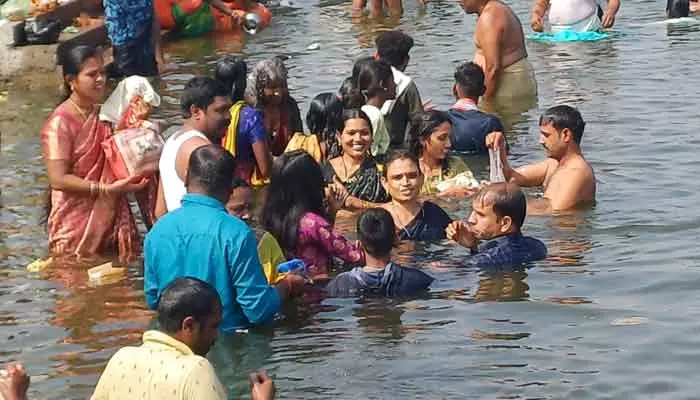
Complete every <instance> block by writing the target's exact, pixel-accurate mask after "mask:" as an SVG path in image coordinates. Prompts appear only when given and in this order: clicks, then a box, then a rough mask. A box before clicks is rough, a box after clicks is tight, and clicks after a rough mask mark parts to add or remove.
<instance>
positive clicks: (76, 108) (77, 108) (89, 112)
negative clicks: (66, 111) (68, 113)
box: [68, 97, 93, 121]
mask: <svg viewBox="0 0 700 400" xmlns="http://www.w3.org/2000/svg"><path fill="white" fill-rule="evenodd" d="M68 101H69V102H70V104H71V105H72V106H73V108H75V111H77V112H78V114H80V116H81V117H83V120H84V121H86V120H87V119H88V117H89V116H90V114H92V112H93V107H90V110H89V111H88V112H87V114H86V113H85V110H83V109H82V108H80V106H79V105H78V103H76V102H75V101H73V99H72V98H70V97H69V98H68Z"/></svg>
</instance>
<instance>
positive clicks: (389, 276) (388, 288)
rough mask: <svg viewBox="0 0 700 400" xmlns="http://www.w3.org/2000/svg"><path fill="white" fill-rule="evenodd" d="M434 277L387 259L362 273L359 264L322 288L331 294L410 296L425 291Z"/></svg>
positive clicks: (334, 295) (338, 295) (348, 295)
mask: <svg viewBox="0 0 700 400" xmlns="http://www.w3.org/2000/svg"><path fill="white" fill-rule="evenodd" d="M434 280H435V279H434V278H433V277H431V276H430V275H428V274H426V273H425V272H423V271H421V270H418V269H415V268H406V267H402V266H400V265H398V264H395V263H393V262H390V263H389V264H387V265H386V267H385V268H384V270H382V271H377V272H365V271H364V270H363V269H362V268H361V267H357V268H354V269H353V270H352V271H349V272H343V273H342V274H340V275H338V276H336V277H335V279H333V280H332V281H331V282H330V283H329V284H328V286H327V287H326V292H327V293H328V295H329V296H331V297H357V296H379V297H400V296H410V295H414V294H416V293H419V292H421V291H424V290H427V289H428V287H430V284H431V283H433V281H434Z"/></svg>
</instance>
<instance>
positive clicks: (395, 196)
mask: <svg viewBox="0 0 700 400" xmlns="http://www.w3.org/2000/svg"><path fill="white" fill-rule="evenodd" d="M423 178H424V177H423V173H422V172H421V170H420V167H419V166H418V159H417V158H416V157H415V156H414V155H413V154H411V153H408V152H398V153H394V154H392V155H391V156H390V157H389V159H388V160H387V163H386V165H385V167H384V174H383V176H382V184H383V185H384V187H385V188H386V190H387V192H389V194H390V195H391V202H390V203H387V204H385V205H384V206H383V208H384V209H386V210H387V211H389V213H390V214H391V216H392V218H393V219H394V225H395V226H396V231H397V237H398V238H399V240H415V241H426V240H441V239H445V228H447V225H449V224H450V223H451V222H452V219H451V218H450V217H449V216H448V215H447V213H446V212H445V211H443V209H442V208H440V207H439V206H437V205H436V204H435V203H432V202H429V201H420V200H419V196H420V191H421V188H422V187H423Z"/></svg>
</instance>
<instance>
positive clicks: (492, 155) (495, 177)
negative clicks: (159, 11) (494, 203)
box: [489, 149, 506, 183]
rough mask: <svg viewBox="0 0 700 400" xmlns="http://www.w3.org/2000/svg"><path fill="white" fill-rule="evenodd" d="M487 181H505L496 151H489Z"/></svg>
mask: <svg viewBox="0 0 700 400" xmlns="http://www.w3.org/2000/svg"><path fill="white" fill-rule="evenodd" d="M489 180H490V181H491V183H497V182H505V181H506V177H505V176H504V175H503V161H501V155H500V151H499V150H498V149H496V150H494V149H489Z"/></svg>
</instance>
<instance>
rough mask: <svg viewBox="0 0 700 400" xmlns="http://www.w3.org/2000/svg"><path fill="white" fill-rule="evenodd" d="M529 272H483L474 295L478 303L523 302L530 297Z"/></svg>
mask: <svg viewBox="0 0 700 400" xmlns="http://www.w3.org/2000/svg"><path fill="white" fill-rule="evenodd" d="M526 278H527V272H525V270H515V271H510V272H483V273H482V274H480V276H479V286H478V287H477V289H476V292H475V293H474V300H476V301H522V300H526V299H527V298H528V297H530V295H529V293H528V290H530V286H528V284H527V283H526V282H525V279H526Z"/></svg>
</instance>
